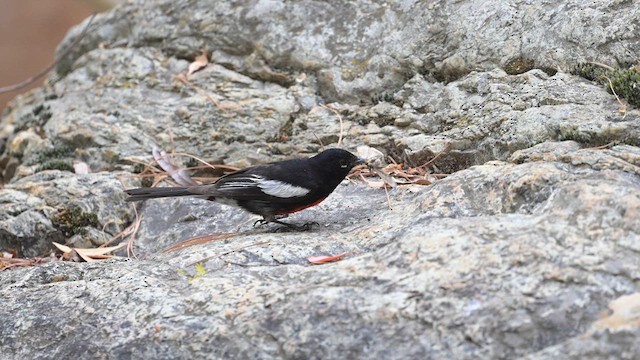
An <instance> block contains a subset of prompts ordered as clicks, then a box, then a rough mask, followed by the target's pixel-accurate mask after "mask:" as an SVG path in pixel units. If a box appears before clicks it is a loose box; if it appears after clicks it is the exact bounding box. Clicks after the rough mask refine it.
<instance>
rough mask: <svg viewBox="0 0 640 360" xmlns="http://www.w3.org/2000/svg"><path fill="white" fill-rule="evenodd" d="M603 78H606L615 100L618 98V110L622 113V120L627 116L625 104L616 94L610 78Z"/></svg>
mask: <svg viewBox="0 0 640 360" xmlns="http://www.w3.org/2000/svg"><path fill="white" fill-rule="evenodd" d="M604 78H605V79H607V81H608V82H609V88H610V89H611V92H612V93H613V96H615V97H616V100H618V104H620V110H618V111H619V112H621V113H623V114H624V115H622V120H624V118H625V117H626V116H627V106H626V105H625V104H623V103H622V101H621V100H620V97H619V96H618V94H616V91H615V90H614V89H613V82H611V79H609V78H608V77H606V76H605V77H604Z"/></svg>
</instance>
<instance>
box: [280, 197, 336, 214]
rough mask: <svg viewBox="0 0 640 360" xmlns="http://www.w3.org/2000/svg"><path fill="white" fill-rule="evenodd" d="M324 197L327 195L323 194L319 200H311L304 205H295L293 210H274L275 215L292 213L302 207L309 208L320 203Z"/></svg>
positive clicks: (302, 208)
mask: <svg viewBox="0 0 640 360" xmlns="http://www.w3.org/2000/svg"><path fill="white" fill-rule="evenodd" d="M326 198H327V197H326V196H325V197H323V198H322V199H320V200H317V201H315V202H312V203H311V204H306V205H302V206H300V207H297V208H293V210H284V211H278V212H276V215H286V214H293V213H294V212H298V211H300V210H304V209H306V208H310V207H312V206H316V205H318V204H320V203H321V202H322V201H323V200H324V199H326Z"/></svg>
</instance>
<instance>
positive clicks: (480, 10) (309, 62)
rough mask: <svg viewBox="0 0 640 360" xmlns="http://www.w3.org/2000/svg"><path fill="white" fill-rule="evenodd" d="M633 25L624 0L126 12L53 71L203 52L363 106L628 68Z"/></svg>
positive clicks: (244, 5) (105, 18) (138, 4)
mask: <svg viewBox="0 0 640 360" xmlns="http://www.w3.org/2000/svg"><path fill="white" fill-rule="evenodd" d="M637 17H638V9H637V7H635V6H634V4H633V2H631V1H616V2H613V3H593V2H588V1H582V0H573V1H568V2H562V3H548V4H547V3H545V4H541V3H531V2H529V1H515V2H509V3H505V2H504V1H497V0H493V1H462V2H450V1H442V0H441V1H434V2H430V3H429V4H424V3H421V2H416V1H403V2H379V1H368V0H367V1H364V0H363V1H358V2H338V3H327V2H324V1H317V0H304V1H296V2H288V3H275V2H264V1H257V0H247V1H242V2H238V3H229V4H216V5H215V6H212V4H211V3H209V2H207V1H193V2H190V3H189V4H188V5H184V6H182V5H174V3H173V1H169V0H163V1H156V2H153V3H150V2H144V1H133V2H130V3H128V4H126V5H124V6H122V7H119V8H118V9H116V10H114V11H112V12H110V13H107V14H101V15H99V16H98V17H97V18H96V20H95V24H96V25H95V28H96V30H94V31H92V32H91V33H90V34H89V35H88V36H86V37H85V38H84V39H83V40H82V41H81V42H80V44H79V46H77V47H76V48H75V49H74V50H72V52H71V56H70V57H69V58H68V59H67V60H66V61H64V62H61V63H60V64H59V66H58V72H59V73H61V74H63V75H64V74H66V73H67V72H69V71H70V70H71V69H72V68H73V66H74V63H75V62H76V59H77V58H79V57H80V56H82V54H84V53H86V52H88V51H90V50H92V49H96V48H98V47H99V46H103V47H114V46H122V45H127V46H129V47H136V48H137V47H143V46H150V45H151V46H154V47H158V48H162V49H163V51H164V52H165V53H167V54H169V55H170V56H175V57H189V56H194V54H196V53H197V52H198V49H200V48H204V49H207V50H210V51H212V53H213V55H212V58H213V60H214V61H215V62H217V63H220V64H223V65H224V66H226V67H228V68H230V69H233V70H236V71H239V72H241V73H243V74H246V75H248V76H250V77H252V78H255V79H260V80H265V81H268V82H276V83H280V84H285V85H286V84H290V83H291V82H292V78H294V77H295V76H293V74H291V72H298V71H302V72H306V73H313V74H314V75H315V76H316V77H317V80H318V88H319V91H320V93H321V94H322V96H323V97H324V98H326V99H329V100H330V101H336V100H340V101H349V102H352V103H360V102H361V101H363V100H369V99H370V98H371V97H377V96H379V95H380V94H384V93H386V92H388V91H393V90H396V89H398V88H399V87H400V86H402V85H403V84H404V82H405V81H406V80H407V79H409V78H411V77H412V76H413V75H415V74H416V73H430V74H432V75H434V76H435V77H436V78H438V79H441V80H447V81H451V80H455V79H459V78H460V77H461V76H463V75H465V74H467V73H469V72H470V71H472V70H492V69H494V68H497V67H501V68H504V69H505V70H507V71H508V72H509V73H522V72H526V71H527V70H530V69H532V68H541V69H545V70H547V71H550V72H551V71H555V70H558V69H559V70H568V69H569V68H571V66H573V65H575V64H576V63H578V62H584V61H599V62H603V63H606V64H610V65H612V66H613V65H614V64H632V63H635V62H636V61H637V59H638V58H639V57H640V43H639V42H638V40H637V38H636V37H635V36H634V35H633V34H634V28H633V24H634V21H635V19H637ZM80 31H81V26H80V27H77V28H76V29H75V30H74V32H73V33H72V36H70V37H68V38H67V39H66V40H65V41H64V42H63V43H62V44H61V46H60V51H62V50H63V49H65V48H67V47H68V46H69V45H70V43H71V41H72V40H73V39H74V36H75V35H78V34H79V33H80Z"/></svg>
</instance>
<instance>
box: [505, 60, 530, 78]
mask: <svg viewBox="0 0 640 360" xmlns="http://www.w3.org/2000/svg"><path fill="white" fill-rule="evenodd" d="M535 66H536V62H535V61H533V60H532V59H527V58H525V57H521V56H519V57H517V58H514V59H511V60H509V61H507V63H506V64H504V66H503V70H504V71H505V72H506V73H507V74H509V75H518V74H523V73H526V72H527V71H529V70H531V69H533V68H534V67H535Z"/></svg>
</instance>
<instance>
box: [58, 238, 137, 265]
mask: <svg viewBox="0 0 640 360" xmlns="http://www.w3.org/2000/svg"><path fill="white" fill-rule="evenodd" d="M53 245H54V246H55V247H57V248H58V249H59V250H60V251H62V252H63V253H64V255H65V256H69V255H71V254H72V253H74V252H75V253H76V254H78V255H79V256H80V257H81V258H82V259H84V261H86V262H91V261H96V260H101V259H109V258H111V257H113V255H107V254H108V253H110V252H113V251H116V250H118V249H121V248H123V247H125V246H127V243H126V242H123V243H121V244H120V245H117V246H109V247H103V248H95V249H80V248H71V247H69V246H66V245H62V244H59V243H57V242H53Z"/></svg>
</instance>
